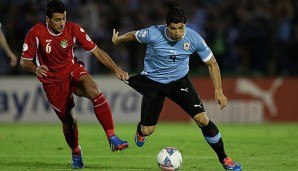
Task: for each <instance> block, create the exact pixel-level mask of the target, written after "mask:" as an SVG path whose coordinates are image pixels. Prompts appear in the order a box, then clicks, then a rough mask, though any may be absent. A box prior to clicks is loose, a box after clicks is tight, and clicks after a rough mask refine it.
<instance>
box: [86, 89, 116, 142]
mask: <svg viewBox="0 0 298 171" xmlns="http://www.w3.org/2000/svg"><path fill="white" fill-rule="evenodd" d="M92 103H93V109H94V112H95V116H96V118H97V120H98V121H99V122H100V123H101V125H102V127H103V129H104V131H105V132H106V135H107V137H108V138H109V137H111V136H112V135H115V132H114V122H113V117H112V111H111V109H110V106H109V104H108V101H107V100H106V99H105V97H104V96H103V94H102V93H100V94H99V95H98V96H96V97H95V98H94V99H92Z"/></svg>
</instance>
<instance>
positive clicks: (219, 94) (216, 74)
mask: <svg viewBox="0 0 298 171" xmlns="http://www.w3.org/2000/svg"><path fill="white" fill-rule="evenodd" d="M205 63H206V65H207V66H208V69H209V73H210V77H211V79H212V81H213V85H214V89H215V100H216V102H217V103H219V105H220V109H223V108H224V107H225V106H226V105H227V97H226V96H225V95H224V94H223V91H222V84H221V75H220V70H219V67H218V64H217V62H216V59H215V58H214V56H212V58H211V59H210V60H209V61H207V62H205Z"/></svg>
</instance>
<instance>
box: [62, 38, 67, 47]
mask: <svg viewBox="0 0 298 171" xmlns="http://www.w3.org/2000/svg"><path fill="white" fill-rule="evenodd" d="M60 45H61V47H63V48H66V47H67V45H68V40H66V39H64V40H61V42H60Z"/></svg>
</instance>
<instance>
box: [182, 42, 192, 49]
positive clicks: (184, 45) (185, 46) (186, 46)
mask: <svg viewBox="0 0 298 171" xmlns="http://www.w3.org/2000/svg"><path fill="white" fill-rule="evenodd" d="M189 48H190V43H189V42H185V43H184V44H183V49H184V50H188V49H189Z"/></svg>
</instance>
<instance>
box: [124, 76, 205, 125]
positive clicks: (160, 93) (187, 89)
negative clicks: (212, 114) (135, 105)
mask: <svg viewBox="0 0 298 171" xmlns="http://www.w3.org/2000/svg"><path fill="white" fill-rule="evenodd" d="M127 84H128V85H129V86H131V87H132V88H133V89H135V90H136V91H138V92H139V93H141V94H142V95H143V99H142V107H141V124H142V125H144V126H153V125H156V124H157V122H158V118H159V115H160V113H161V110H162V107H163V103H164V100H165V97H167V98H169V99H171V100H172V101H173V102H175V103H176V104H178V105H179V106H180V107H181V108H182V109H183V110H184V111H185V112H186V113H188V115H189V116H190V117H191V118H193V117H194V116H195V115H196V114H198V113H201V112H205V109H204V106H203V103H202V101H201V99H200V97H199V95H198V93H197V92H196V90H195V89H194V87H193V85H192V82H191V81H190V79H189V77H188V75H186V76H184V77H182V78H181V79H179V80H177V81H174V82H171V83H168V84H162V83H159V82H156V81H153V80H151V79H149V78H148V77H147V76H145V75H141V74H139V75H135V76H132V77H130V78H129V80H127Z"/></svg>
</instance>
